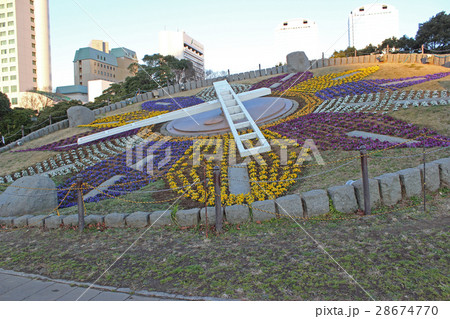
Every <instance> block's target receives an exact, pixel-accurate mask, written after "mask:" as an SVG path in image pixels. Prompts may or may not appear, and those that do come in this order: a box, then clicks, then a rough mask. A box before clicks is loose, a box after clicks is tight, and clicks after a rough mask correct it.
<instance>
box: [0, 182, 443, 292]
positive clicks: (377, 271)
mask: <svg viewBox="0 0 450 319" xmlns="http://www.w3.org/2000/svg"><path fill="white" fill-rule="evenodd" d="M448 192H449V190H448V189H446V190H442V191H441V193H440V195H436V199H435V200H434V201H433V202H431V198H429V206H428V209H430V210H431V213H427V214H424V213H422V212H420V211H419V210H420V209H409V210H407V211H402V212H396V213H393V214H389V215H381V216H378V217H370V218H368V219H364V220H349V221H327V222H321V223H312V222H309V223H301V224H300V225H301V227H303V228H304V229H305V230H306V231H307V232H308V233H309V234H310V235H311V236H313V237H314V238H315V240H317V241H318V242H319V243H320V244H321V245H322V246H323V247H325V249H326V250H327V252H328V253H329V254H331V255H332V256H333V258H335V259H336V260H337V262H339V264H340V265H341V266H342V267H343V268H344V269H346V271H348V273H349V274H351V275H352V276H353V277H354V278H355V279H356V280H357V281H358V283H359V284H360V285H361V286H363V287H364V289H365V290H367V291H368V292H369V294H370V295H372V296H373V297H374V298H375V299H376V300H448V298H450V291H449V288H448V287H449V278H450V277H449V272H448V263H449V254H448V242H449V239H450V238H449V232H448V223H449V216H448V214H447V211H448V209H449V208H450V207H449V201H448V195H449V193H448ZM414 204H420V200H419V199H416V200H413V201H412V202H408V203H404V204H403V205H402V206H408V205H414ZM440 212H445V213H442V214H441V213H440ZM226 227H227V228H228V229H227V231H226V232H225V233H224V234H223V235H222V236H220V237H219V238H218V237H215V236H213V235H212V234H211V232H210V236H209V239H206V238H205V234H204V232H203V231H200V232H199V231H196V230H194V229H192V230H184V231H180V230H178V231H175V229H174V228H168V229H163V230H153V229H150V230H148V231H146V232H145V233H144V234H143V236H142V238H141V239H140V240H138V241H137V243H136V244H135V245H134V246H133V248H132V249H131V250H129V251H128V252H127V254H125V255H124V257H123V258H122V259H121V260H119V261H118V262H117V263H116V264H115V265H114V266H113V267H112V268H111V269H110V270H109V271H108V273H106V275H105V276H104V277H103V278H101V279H100V280H99V281H98V284H104V285H113V286H118V287H130V288H131V289H135V290H140V289H146V290H149V291H152V290H157V291H165V292H170V293H179V294H184V295H202V296H216V297H222V298H234V299H250V300H369V297H368V296H367V295H366V294H365V293H364V292H363V291H362V290H361V289H360V288H358V286H357V285H355V283H354V282H352V281H351V280H350V279H349V278H348V276H346V275H345V274H344V272H343V271H342V270H341V269H340V268H339V267H338V266H337V265H336V264H335V263H334V262H332V261H331V260H330V258H329V257H327V255H325V254H324V252H323V251H322V250H321V249H320V248H319V247H318V245H317V244H316V243H314V242H313V241H312V240H311V239H310V238H309V236H308V235H306V234H305V232H304V231H303V230H302V229H301V227H300V226H299V225H298V224H296V223H294V222H292V221H291V220H288V219H279V220H274V221H271V222H264V223H262V224H256V223H252V224H244V225H240V227H236V226H233V227H231V226H229V225H228V226H226ZM142 232H143V230H133V229H108V230H104V231H98V230H97V229H95V228H94V229H91V230H90V231H87V232H86V233H84V234H83V235H82V236H80V235H79V234H78V232H76V231H74V230H54V231H44V232H43V231H41V230H36V229H31V230H13V231H0V255H1V256H2V258H1V259H0V267H1V268H6V269H13V270H16V271H24V272H32V273H36V274H41V275H45V276H49V277H53V278H63V279H71V280H76V281H83V282H93V281H94V280H96V279H97V277H98V276H99V274H101V273H102V272H103V271H104V270H105V269H106V268H107V267H108V266H109V265H110V264H111V263H112V262H113V261H114V260H115V258H117V257H118V256H119V255H120V254H121V253H122V252H123V251H124V250H125V249H127V248H128V246H129V245H130V244H131V243H133V242H134V241H135V240H136V239H137V238H138V237H139V236H140V235H141V234H142Z"/></svg>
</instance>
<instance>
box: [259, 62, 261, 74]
mask: <svg viewBox="0 0 450 319" xmlns="http://www.w3.org/2000/svg"><path fill="white" fill-rule="evenodd" d="M259 74H261V63H260V64H259Z"/></svg>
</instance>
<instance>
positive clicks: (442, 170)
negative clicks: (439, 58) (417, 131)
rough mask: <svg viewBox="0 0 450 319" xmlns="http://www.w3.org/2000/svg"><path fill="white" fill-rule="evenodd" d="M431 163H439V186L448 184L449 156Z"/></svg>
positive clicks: (449, 171) (449, 178)
mask: <svg viewBox="0 0 450 319" xmlns="http://www.w3.org/2000/svg"><path fill="white" fill-rule="evenodd" d="M447 63H450V62H447ZM432 163H437V164H438V165H439V177H440V179H441V186H450V158H441V159H439V160H437V161H434V162H432Z"/></svg>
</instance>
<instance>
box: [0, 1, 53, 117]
mask: <svg viewBox="0 0 450 319" xmlns="http://www.w3.org/2000/svg"><path fill="white" fill-rule="evenodd" d="M0 62H1V63H0V66H1V67H0V90H1V91H2V92H3V93H5V94H6V95H8V97H9V99H10V101H11V105H12V107H18V106H21V107H32V108H39V106H38V105H29V101H30V95H32V93H28V92H29V91H36V90H38V91H46V92H50V91H51V90H52V84H51V60H50V32H49V11H48V0H0Z"/></svg>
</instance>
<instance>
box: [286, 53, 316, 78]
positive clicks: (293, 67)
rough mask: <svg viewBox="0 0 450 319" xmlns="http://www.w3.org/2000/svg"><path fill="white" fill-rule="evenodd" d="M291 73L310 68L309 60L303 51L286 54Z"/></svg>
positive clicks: (288, 68)
mask: <svg viewBox="0 0 450 319" xmlns="http://www.w3.org/2000/svg"><path fill="white" fill-rule="evenodd" d="M286 60H287V70H288V72H289V73H295V72H305V71H307V70H308V69H309V67H310V65H309V60H308V57H307V56H306V54H305V52H303V51H295V52H291V53H289V54H288V55H287V56H286Z"/></svg>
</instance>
